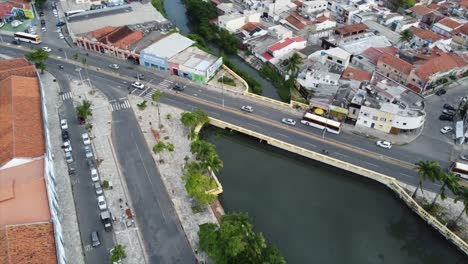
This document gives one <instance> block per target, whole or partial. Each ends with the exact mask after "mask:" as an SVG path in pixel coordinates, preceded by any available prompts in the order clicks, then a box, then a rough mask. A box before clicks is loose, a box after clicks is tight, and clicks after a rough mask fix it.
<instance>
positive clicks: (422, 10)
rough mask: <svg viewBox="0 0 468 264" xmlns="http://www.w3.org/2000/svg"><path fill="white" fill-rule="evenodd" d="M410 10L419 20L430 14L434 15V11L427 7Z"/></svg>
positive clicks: (420, 6)
mask: <svg viewBox="0 0 468 264" xmlns="http://www.w3.org/2000/svg"><path fill="white" fill-rule="evenodd" d="M409 10H411V12H412V14H413V15H414V16H415V17H416V19H417V20H421V19H422V18H423V16H425V15H427V14H429V13H432V12H433V11H434V10H432V9H430V8H428V7H427V6H425V5H415V6H413V7H411V8H410V9H409Z"/></svg>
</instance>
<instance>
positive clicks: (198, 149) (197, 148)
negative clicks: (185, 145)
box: [190, 139, 216, 161]
mask: <svg viewBox="0 0 468 264" xmlns="http://www.w3.org/2000/svg"><path fill="white" fill-rule="evenodd" d="M190 152H192V154H193V155H195V159H197V160H199V161H205V160H207V159H208V157H210V156H211V155H212V154H213V153H216V149H215V146H214V145H213V144H211V143H209V142H206V141H204V140H199V139H197V140H195V141H193V142H192V143H191V144H190Z"/></svg>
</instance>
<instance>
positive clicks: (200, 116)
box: [193, 108, 210, 125]
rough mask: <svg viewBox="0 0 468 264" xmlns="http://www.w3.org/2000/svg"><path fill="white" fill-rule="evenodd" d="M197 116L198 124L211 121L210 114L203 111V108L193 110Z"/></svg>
mask: <svg viewBox="0 0 468 264" xmlns="http://www.w3.org/2000/svg"><path fill="white" fill-rule="evenodd" d="M193 114H194V115H195V117H196V118H197V125H204V124H205V123H207V122H209V121H210V118H209V117H208V114H207V113H206V112H205V111H203V109H200V108H198V109H197V110H195V111H194V112H193Z"/></svg>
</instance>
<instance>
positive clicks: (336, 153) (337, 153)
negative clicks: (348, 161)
mask: <svg viewBox="0 0 468 264" xmlns="http://www.w3.org/2000/svg"><path fill="white" fill-rule="evenodd" d="M335 155H339V156H343V157H347V158H348V157H349V156H348V155H345V154H343V153H339V152H335Z"/></svg>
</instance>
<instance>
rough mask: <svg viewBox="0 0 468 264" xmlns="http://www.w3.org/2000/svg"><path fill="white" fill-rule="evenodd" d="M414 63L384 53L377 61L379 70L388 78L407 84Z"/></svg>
mask: <svg viewBox="0 0 468 264" xmlns="http://www.w3.org/2000/svg"><path fill="white" fill-rule="evenodd" d="M411 68H412V65H411V64H410V63H408V62H406V61H404V60H402V59H400V58H398V56H394V55H391V54H388V53H386V54H383V55H382V56H380V58H379V59H378V61H377V70H378V71H379V72H380V73H382V74H383V75H385V76H386V77H387V78H390V79H392V80H395V81H397V82H399V83H401V84H403V85H405V84H406V82H407V80H408V76H409V75H410V73H411Z"/></svg>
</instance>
